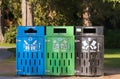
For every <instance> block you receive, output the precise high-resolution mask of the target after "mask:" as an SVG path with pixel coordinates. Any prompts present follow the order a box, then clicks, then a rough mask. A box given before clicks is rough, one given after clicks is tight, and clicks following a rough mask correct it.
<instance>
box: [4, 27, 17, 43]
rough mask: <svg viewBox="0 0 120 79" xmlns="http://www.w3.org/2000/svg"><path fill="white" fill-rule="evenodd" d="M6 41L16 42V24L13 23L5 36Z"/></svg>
mask: <svg viewBox="0 0 120 79" xmlns="http://www.w3.org/2000/svg"><path fill="white" fill-rule="evenodd" d="M4 42H5V43H15V42H16V26H14V25H11V26H10V28H9V30H7V31H6V33H5V36H4Z"/></svg>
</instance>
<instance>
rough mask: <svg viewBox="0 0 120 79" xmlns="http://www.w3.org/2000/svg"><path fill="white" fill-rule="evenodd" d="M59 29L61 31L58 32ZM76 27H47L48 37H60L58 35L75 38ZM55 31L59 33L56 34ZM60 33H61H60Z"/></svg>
mask: <svg viewBox="0 0 120 79" xmlns="http://www.w3.org/2000/svg"><path fill="white" fill-rule="evenodd" d="M57 29H59V30H57ZM73 29H74V27H73V26H62V27H61V26H57V27H54V26H47V27H46V35H49V36H52V35H54V36H56V35H57V36H58V35H62V36H73V35H74V30H73ZM55 31H57V33H55ZM58 32H59V33H58Z"/></svg>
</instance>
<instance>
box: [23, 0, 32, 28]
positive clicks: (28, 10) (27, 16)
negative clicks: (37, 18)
mask: <svg viewBox="0 0 120 79" xmlns="http://www.w3.org/2000/svg"><path fill="white" fill-rule="evenodd" d="M22 25H23V26H33V9H32V6H31V5H30V4H29V3H28V2H27V1H26V0H22Z"/></svg>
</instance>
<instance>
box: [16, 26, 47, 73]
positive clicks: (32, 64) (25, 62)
mask: <svg viewBox="0 0 120 79" xmlns="http://www.w3.org/2000/svg"><path fill="white" fill-rule="evenodd" d="M29 28H31V27H18V34H17V37H16V74H17V75H44V74H45V63H44V61H45V37H44V27H32V29H33V30H36V31H33V32H35V33H30V32H31V31H28V34H26V32H25V31H26V30H29Z"/></svg>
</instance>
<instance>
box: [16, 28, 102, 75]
mask: <svg viewBox="0 0 120 79" xmlns="http://www.w3.org/2000/svg"><path fill="white" fill-rule="evenodd" d="M103 55H104V36H103V27H82V26H76V27H73V26H58V27H53V26H47V27H46V28H45V27H44V26H39V27H38V26H36V27H35V26H24V27H23V26H19V27H18V32H17V36H16V74H17V75H55V76H60V75H62V76H70V75H81V76H101V75H103V59H104V58H103Z"/></svg>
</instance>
